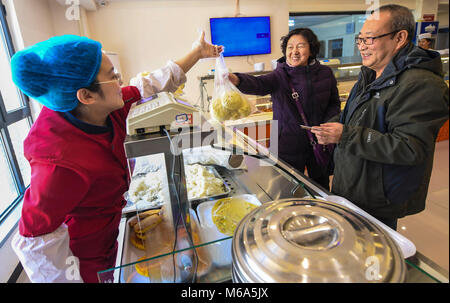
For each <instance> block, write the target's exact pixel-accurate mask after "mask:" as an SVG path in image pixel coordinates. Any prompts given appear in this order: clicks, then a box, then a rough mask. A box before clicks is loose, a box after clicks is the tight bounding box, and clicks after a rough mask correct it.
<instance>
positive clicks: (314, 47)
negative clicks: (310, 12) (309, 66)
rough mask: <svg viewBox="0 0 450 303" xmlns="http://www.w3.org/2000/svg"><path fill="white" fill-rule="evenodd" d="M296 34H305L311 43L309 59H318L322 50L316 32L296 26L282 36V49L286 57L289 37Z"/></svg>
mask: <svg viewBox="0 0 450 303" xmlns="http://www.w3.org/2000/svg"><path fill="white" fill-rule="evenodd" d="M294 35H301V36H303V37H304V38H305V39H306V40H307V41H308V43H309V50H310V52H311V55H310V56H309V60H312V59H316V58H317V55H318V54H319V50H320V42H319V39H317V36H316V34H314V32H313V31H312V30H310V29H309V28H296V29H293V30H291V31H290V32H289V33H288V34H287V35H286V36H283V37H281V39H280V41H281V51H282V52H283V55H284V57H286V47H287V44H288V41H289V39H290V38H291V37H292V36H294Z"/></svg>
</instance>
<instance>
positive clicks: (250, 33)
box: [209, 16, 271, 57]
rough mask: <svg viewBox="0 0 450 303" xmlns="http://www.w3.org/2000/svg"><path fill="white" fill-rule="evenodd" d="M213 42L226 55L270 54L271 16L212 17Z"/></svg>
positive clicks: (210, 21)
mask: <svg viewBox="0 0 450 303" xmlns="http://www.w3.org/2000/svg"><path fill="white" fill-rule="evenodd" d="M209 24H210V27H211V42H212V43H213V44H217V45H223V46H224V47H225V51H224V52H223V56H224V57H231V56H248V55H261V54H270V53H271V46H270V17H268V16H265V17H230V18H210V19H209Z"/></svg>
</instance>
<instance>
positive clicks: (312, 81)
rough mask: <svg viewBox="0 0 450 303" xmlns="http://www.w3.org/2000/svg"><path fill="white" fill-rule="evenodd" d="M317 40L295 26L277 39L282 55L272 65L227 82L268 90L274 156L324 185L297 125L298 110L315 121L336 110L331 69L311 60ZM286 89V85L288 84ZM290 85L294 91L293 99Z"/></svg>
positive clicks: (299, 121)
mask: <svg viewBox="0 0 450 303" xmlns="http://www.w3.org/2000/svg"><path fill="white" fill-rule="evenodd" d="M319 49H320V43H319V41H318V40H317V37H316V35H315V34H314V33H313V32H312V31H311V30H310V29H308V28H297V29H294V30H292V31H290V32H289V33H288V34H287V35H286V36H284V37H282V38H281V50H282V52H283V55H284V57H282V58H280V59H279V60H278V65H277V68H276V69H275V70H274V71H273V72H271V73H269V74H265V75H262V76H259V77H255V76H251V75H247V74H242V73H235V74H230V75H229V79H230V81H231V82H232V83H233V84H234V85H236V86H237V87H238V88H239V90H240V91H242V92H243V93H246V94H253V95H267V94H271V97H272V103H273V120H278V136H279V138H278V155H279V157H280V159H282V160H284V161H286V162H287V163H289V164H290V165H291V166H292V167H294V168H295V169H297V170H298V171H300V172H304V170H305V168H307V171H308V175H309V177H311V178H312V179H313V180H315V181H316V182H318V183H319V184H320V185H322V186H323V187H325V188H326V189H329V172H328V170H327V169H326V168H324V167H321V166H319V164H318V163H317V161H316V159H315V157H314V154H313V149H312V145H311V144H310V140H309V138H308V134H307V133H306V132H307V131H309V130H304V129H302V128H301V127H300V124H306V122H305V121H303V119H302V118H301V114H300V112H301V109H300V110H299V104H298V103H297V102H300V103H301V107H302V109H303V111H304V113H305V115H306V118H307V120H308V123H309V125H310V126H312V125H320V123H323V122H326V121H328V120H329V119H330V118H332V117H333V116H335V115H336V114H338V113H339V112H340V102H339V94H338V89H337V86H336V79H335V77H334V75H333V72H332V70H331V69H330V68H329V67H327V66H324V65H321V64H320V63H319V61H318V60H316V57H317V54H318V53H319ZM290 84H291V85H292V87H291V85H290ZM292 88H294V90H295V91H296V92H297V93H298V94H299V96H300V98H299V100H298V101H297V102H296V101H294V99H293V98H292Z"/></svg>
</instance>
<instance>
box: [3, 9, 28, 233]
mask: <svg viewBox="0 0 450 303" xmlns="http://www.w3.org/2000/svg"><path fill="white" fill-rule="evenodd" d="M6 16H7V13H6V7H5V5H4V4H3V2H2V1H1V0H0V29H1V31H0V36H1V37H0V39H1V41H0V43H2V44H3V45H2V46H0V47H5V51H6V53H7V55H9V58H10V59H11V57H12V56H13V55H14V54H15V48H14V44H13V40H12V36H11V32H10V30H9V27H8V22H7V19H6ZM16 90H17V94H18V95H19V98H20V100H21V102H22V105H21V106H20V107H18V108H16V109H14V110H11V111H7V110H6V106H5V104H4V101H3V97H2V94H1V91H0V137H1V140H0V141H2V142H3V145H4V148H5V153H6V160H7V161H8V166H9V167H10V170H11V173H12V177H13V179H14V180H13V182H14V183H15V185H16V188H17V191H18V196H17V197H16V198H15V199H14V200H13V201H11V203H10V204H9V205H8V206H7V208H6V209H5V210H3V211H1V212H0V225H1V224H2V223H3V221H4V220H5V219H6V218H7V217H8V215H9V214H10V213H11V212H12V211H13V210H14V209H15V208H16V206H17V205H18V204H19V203H20V202H21V201H22V199H23V196H24V194H25V190H26V189H27V187H28V186H25V184H24V181H23V177H22V173H21V171H20V167H19V163H18V160H17V156H16V153H15V152H14V146H13V143H12V140H11V136H10V133H9V130H8V126H10V125H12V124H14V123H16V122H19V121H22V120H24V119H26V120H27V123H28V125H29V126H30V127H31V125H32V124H33V117H32V115H31V109H30V100H29V98H28V97H27V96H26V95H24V94H23V93H22V92H21V91H20V90H19V89H17V88H16Z"/></svg>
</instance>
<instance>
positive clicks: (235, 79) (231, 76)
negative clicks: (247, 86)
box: [228, 73, 240, 86]
mask: <svg viewBox="0 0 450 303" xmlns="http://www.w3.org/2000/svg"><path fill="white" fill-rule="evenodd" d="M228 80H230V82H231V83H233V85H234V86H238V85H239V83H240V80H239V77H238V76H236V75H235V74H232V73H229V74H228Z"/></svg>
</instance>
